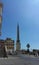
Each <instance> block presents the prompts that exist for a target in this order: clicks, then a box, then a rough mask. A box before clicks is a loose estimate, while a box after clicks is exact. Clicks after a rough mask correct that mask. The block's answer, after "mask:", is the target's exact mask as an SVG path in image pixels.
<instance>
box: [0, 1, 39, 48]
mask: <svg viewBox="0 0 39 65" xmlns="http://www.w3.org/2000/svg"><path fill="white" fill-rule="evenodd" d="M3 5H4V6H3V21H2V36H1V37H0V38H2V39H6V38H7V37H10V38H12V39H14V40H15V42H16V34H17V33H16V28H17V22H19V26H20V42H21V48H23V49H26V45H27V43H30V46H31V47H30V49H33V48H34V49H39V0H3Z"/></svg>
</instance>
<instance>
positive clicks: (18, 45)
mask: <svg viewBox="0 0 39 65" xmlns="http://www.w3.org/2000/svg"><path fill="white" fill-rule="evenodd" d="M20 49H21V44H20V38H19V24H17V40H16V52H18V51H20Z"/></svg>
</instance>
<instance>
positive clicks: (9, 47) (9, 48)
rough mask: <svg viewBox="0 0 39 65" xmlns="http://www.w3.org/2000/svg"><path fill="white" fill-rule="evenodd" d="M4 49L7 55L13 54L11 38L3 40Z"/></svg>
mask: <svg viewBox="0 0 39 65" xmlns="http://www.w3.org/2000/svg"><path fill="white" fill-rule="evenodd" d="M5 49H6V52H7V53H8V54H9V53H13V52H14V40H12V39H11V38H7V39H6V40H5Z"/></svg>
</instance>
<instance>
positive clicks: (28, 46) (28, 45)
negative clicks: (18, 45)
mask: <svg viewBox="0 0 39 65" xmlns="http://www.w3.org/2000/svg"><path fill="white" fill-rule="evenodd" d="M26 47H27V52H28V53H29V48H30V44H29V43H28V44H27V45H26Z"/></svg>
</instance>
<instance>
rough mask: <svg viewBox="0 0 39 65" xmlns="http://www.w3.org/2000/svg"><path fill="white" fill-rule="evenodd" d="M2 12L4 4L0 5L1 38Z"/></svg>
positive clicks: (0, 26)
mask: <svg viewBox="0 0 39 65" xmlns="http://www.w3.org/2000/svg"><path fill="white" fill-rule="evenodd" d="M2 12H3V4H2V3H0V36H1V28H2Z"/></svg>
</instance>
